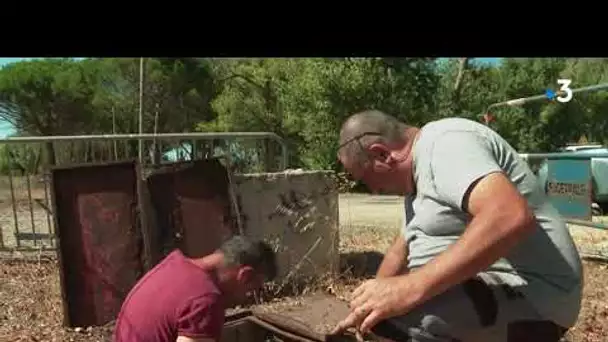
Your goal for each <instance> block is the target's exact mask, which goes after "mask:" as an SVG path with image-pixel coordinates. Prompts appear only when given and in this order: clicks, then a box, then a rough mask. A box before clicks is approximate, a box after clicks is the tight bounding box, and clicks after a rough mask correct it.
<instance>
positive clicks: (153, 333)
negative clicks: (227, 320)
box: [114, 250, 224, 342]
mask: <svg viewBox="0 0 608 342" xmlns="http://www.w3.org/2000/svg"><path fill="white" fill-rule="evenodd" d="M223 325H224V305H223V303H222V301H221V294H220V291H219V289H218V287H217V285H216V278H215V275H214V274H213V273H211V272H207V271H205V270H203V269H202V268H200V267H198V266H196V265H194V264H193V263H192V262H190V261H189V260H188V259H187V258H186V257H185V256H184V255H183V254H182V253H181V252H180V251H179V250H176V251H173V252H171V253H170V254H169V255H168V256H167V257H166V258H165V259H164V260H163V261H162V262H160V263H159V264H158V265H156V266H155V267H154V268H153V269H152V270H150V272H148V273H147V274H146V275H145V276H144V277H143V278H142V279H141V280H140V281H139V282H138V283H137V284H136V285H135V286H134V287H133V289H132V290H131V292H130V293H129V295H128V296H127V298H126V299H125V301H124V303H123V305H122V309H121V311H120V314H119V315H118V320H117V322H116V329H115V331H114V341H115V342H139V341H141V342H143V341H145V342H174V341H175V340H176V339H177V337H178V336H188V337H192V338H211V339H214V340H219V339H220V335H221V332H222V327H223Z"/></svg>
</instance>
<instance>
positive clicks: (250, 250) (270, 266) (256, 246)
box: [220, 235, 277, 280]
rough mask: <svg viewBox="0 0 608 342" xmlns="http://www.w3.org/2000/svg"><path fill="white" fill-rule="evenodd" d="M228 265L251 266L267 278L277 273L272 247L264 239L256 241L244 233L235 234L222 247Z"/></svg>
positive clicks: (270, 278)
mask: <svg viewBox="0 0 608 342" xmlns="http://www.w3.org/2000/svg"><path fill="white" fill-rule="evenodd" d="M220 251H221V252H222V254H224V260H225V262H226V264H227V265H228V266H251V267H252V268H253V269H254V270H255V271H256V272H259V273H261V274H263V275H264V276H265V277H266V280H273V279H274V278H275V277H276V275H277V265H276V257H275V253H274V251H273V250H272V248H271V247H270V246H269V245H268V244H266V243H265V242H263V241H254V240H252V239H250V238H247V237H245V236H243V235H234V236H232V237H231V238H229V239H228V240H226V241H224V243H223V244H222V246H221V247H220Z"/></svg>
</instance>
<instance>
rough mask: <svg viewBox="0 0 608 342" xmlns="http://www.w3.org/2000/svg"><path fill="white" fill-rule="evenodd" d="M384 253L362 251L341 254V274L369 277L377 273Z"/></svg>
mask: <svg viewBox="0 0 608 342" xmlns="http://www.w3.org/2000/svg"><path fill="white" fill-rule="evenodd" d="M382 258H384V254H382V253H380V252H377V251H361V252H349V253H341V254H340V274H349V275H350V276H353V277H357V278H359V277H361V278H368V277H373V276H374V275H376V271H377V270H378V268H379V267H380V263H381V262H382Z"/></svg>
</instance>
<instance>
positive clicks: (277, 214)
mask: <svg viewBox="0 0 608 342" xmlns="http://www.w3.org/2000/svg"><path fill="white" fill-rule="evenodd" d="M331 176H332V172H327V171H300V170H298V171H285V172H279V173H262V174H244V175H235V176H234V180H233V181H234V184H235V193H236V197H237V202H238V203H239V208H240V211H241V213H240V214H241V219H242V222H243V227H244V232H245V234H246V235H247V236H251V237H253V238H256V239H263V240H264V241H266V242H268V243H270V244H271V245H272V246H273V247H274V248H275V251H276V252H277V257H278V267H279V272H278V278H279V279H284V278H285V277H286V276H287V275H288V274H289V273H290V272H292V273H293V274H292V275H291V276H290V279H297V278H301V277H306V278H307V277H315V276H319V275H323V274H327V273H333V272H336V271H337V270H338V267H339V252H338V241H339V240H338V239H339V236H338V228H339V222H338V219H339V215H338V207H339V205H338V192H337V189H336V187H335V185H334V184H335V183H334V181H333V178H332V177H331Z"/></svg>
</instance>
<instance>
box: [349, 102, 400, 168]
mask: <svg viewBox="0 0 608 342" xmlns="http://www.w3.org/2000/svg"><path fill="white" fill-rule="evenodd" d="M408 127H409V126H408V125H406V124H404V123H403V122H401V121H399V120H398V119H397V118H395V117H394V116H392V115H388V114H386V113H383V112H381V111H379V110H366V111H363V112H359V113H356V114H353V115H351V116H350V117H348V119H346V121H345V122H344V124H342V129H341V130H340V146H339V147H338V153H340V154H342V155H345V156H348V157H350V158H353V159H354V160H357V161H360V162H363V161H365V160H367V158H368V155H367V151H366V150H365V148H366V147H368V146H369V145H371V144H375V143H382V144H385V145H391V144H404V143H405V142H406V138H405V134H404V132H405V130H406V129H407V128H408Z"/></svg>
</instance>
